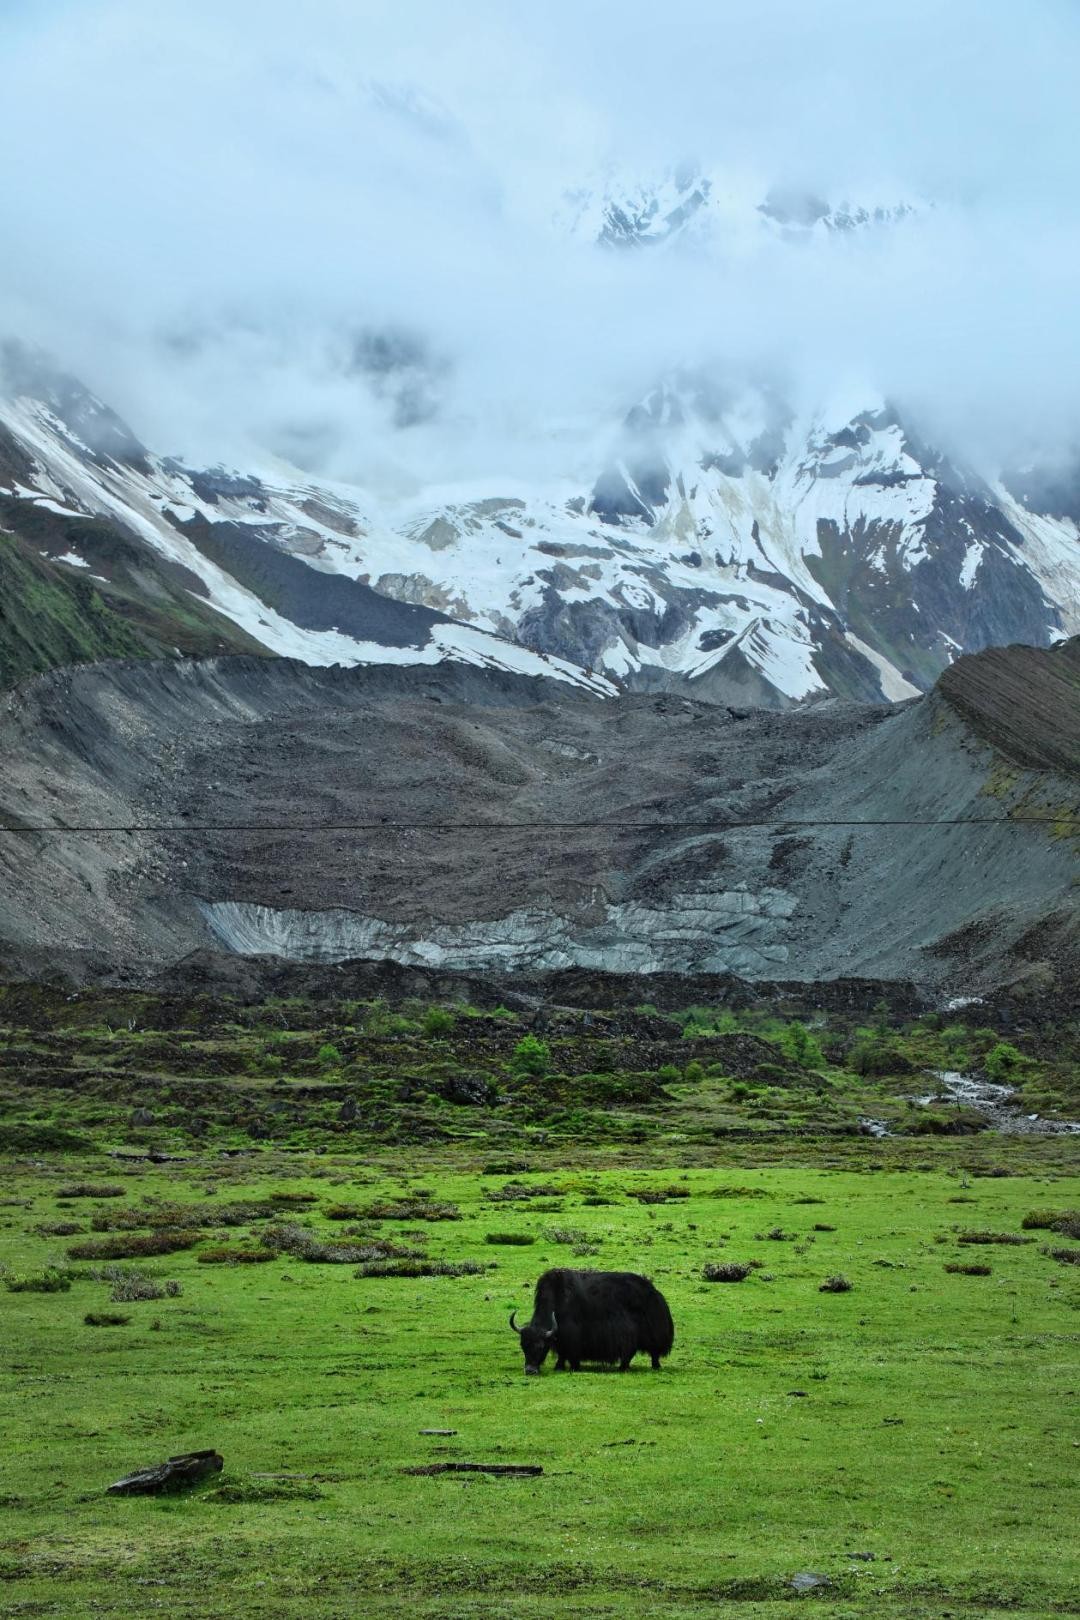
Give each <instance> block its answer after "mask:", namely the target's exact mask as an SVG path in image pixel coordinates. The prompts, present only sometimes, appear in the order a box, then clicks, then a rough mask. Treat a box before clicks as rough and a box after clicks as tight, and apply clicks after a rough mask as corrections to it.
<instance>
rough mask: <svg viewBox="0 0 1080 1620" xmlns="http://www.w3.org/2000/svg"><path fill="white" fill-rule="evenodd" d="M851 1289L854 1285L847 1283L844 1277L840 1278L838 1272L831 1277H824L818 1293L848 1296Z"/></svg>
mask: <svg viewBox="0 0 1080 1620" xmlns="http://www.w3.org/2000/svg"><path fill="white" fill-rule="evenodd" d="M853 1287H854V1284H853V1283H851V1282H849V1281H848V1279H847V1278H846V1277H843V1276H841V1274H840V1273H839V1272H835V1273H834V1274H833V1276H831V1277H826V1279H825V1281H824V1282H823V1283H822V1284H821V1286H820V1287H819V1288H818V1293H819V1294H849V1293H850V1292H851V1290H852V1288H853Z"/></svg>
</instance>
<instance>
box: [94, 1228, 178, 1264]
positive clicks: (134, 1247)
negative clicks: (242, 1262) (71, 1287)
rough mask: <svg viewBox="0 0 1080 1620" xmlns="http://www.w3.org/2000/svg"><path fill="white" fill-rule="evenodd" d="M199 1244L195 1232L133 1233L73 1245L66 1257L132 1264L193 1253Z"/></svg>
mask: <svg viewBox="0 0 1080 1620" xmlns="http://www.w3.org/2000/svg"><path fill="white" fill-rule="evenodd" d="M198 1241H199V1234H198V1233H197V1232H146V1233H135V1232H132V1233H127V1234H118V1235H117V1236H115V1237H107V1238H97V1239H91V1240H90V1241H88V1242H86V1243H73V1244H72V1245H71V1247H70V1249H69V1250H68V1257H69V1258H70V1259H72V1260H133V1259H135V1258H136V1257H138V1256H142V1255H152V1254H178V1253H179V1252H180V1250H181V1249H193V1248H194V1247H195V1245H196V1243H198Z"/></svg>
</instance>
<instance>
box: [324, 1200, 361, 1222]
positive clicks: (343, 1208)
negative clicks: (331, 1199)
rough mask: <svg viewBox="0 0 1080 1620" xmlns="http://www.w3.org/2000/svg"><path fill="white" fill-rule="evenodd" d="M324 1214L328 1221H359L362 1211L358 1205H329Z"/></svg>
mask: <svg viewBox="0 0 1080 1620" xmlns="http://www.w3.org/2000/svg"><path fill="white" fill-rule="evenodd" d="M323 1214H324V1215H325V1216H326V1219H327V1220H328V1221H358V1220H359V1219H360V1216H361V1210H360V1206H359V1205H358V1204H327V1206H326V1208H325V1209H324V1210H323Z"/></svg>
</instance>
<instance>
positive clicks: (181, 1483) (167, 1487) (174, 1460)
mask: <svg viewBox="0 0 1080 1620" xmlns="http://www.w3.org/2000/svg"><path fill="white" fill-rule="evenodd" d="M224 1466H225V1465H224V1462H223V1459H222V1457H221V1455H220V1453H219V1452H216V1451H187V1452H184V1453H182V1454H181V1455H180V1456H179V1457H170V1458H169V1459H168V1460H167V1461H166V1462H163V1463H155V1465H154V1467H153V1468H140V1469H137V1470H136V1472H135V1473H134V1474H125V1475H124V1478H123V1479H118V1480H117V1481H116V1483H115V1485H110V1486H109V1489H108V1495H110V1496H153V1495H156V1494H157V1493H158V1492H159V1491H183V1490H186V1489H187V1488H188V1487H189V1486H191V1485H197V1484H198V1483H199V1481H200V1480H201V1479H205V1478H206V1476H207V1475H208V1474H217V1473H220V1472H221V1470H222V1468H223V1467H224Z"/></svg>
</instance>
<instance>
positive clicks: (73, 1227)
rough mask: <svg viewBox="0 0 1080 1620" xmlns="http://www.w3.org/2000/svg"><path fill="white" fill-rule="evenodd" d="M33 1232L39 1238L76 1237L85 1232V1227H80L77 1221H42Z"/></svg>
mask: <svg viewBox="0 0 1080 1620" xmlns="http://www.w3.org/2000/svg"><path fill="white" fill-rule="evenodd" d="M34 1230H35V1232H37V1234H38V1236H39V1237H76V1236H77V1235H78V1234H79V1233H80V1232H85V1231H86V1227H85V1226H80V1225H79V1223H78V1221H44V1222H43V1223H42V1225H41V1226H36V1227H35V1228H34Z"/></svg>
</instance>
